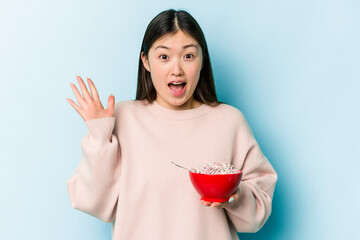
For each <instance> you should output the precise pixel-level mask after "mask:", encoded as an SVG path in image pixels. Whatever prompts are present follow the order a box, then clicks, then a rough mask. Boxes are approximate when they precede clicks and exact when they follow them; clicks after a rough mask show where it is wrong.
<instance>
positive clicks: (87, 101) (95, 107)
mask: <svg viewBox="0 0 360 240" xmlns="http://www.w3.org/2000/svg"><path fill="white" fill-rule="evenodd" d="M76 79H77V80H78V83H79V85H80V89H81V93H82V95H81V94H80V92H79V90H78V89H77V88H76V86H75V84H73V83H70V86H71V88H72V90H73V92H74V94H75V97H76V100H77V102H78V104H79V105H78V104H76V103H75V102H74V101H73V100H71V99H70V98H67V101H68V102H69V103H70V105H71V106H73V108H74V109H75V110H76V111H77V112H78V113H79V114H80V116H81V117H82V118H83V119H84V121H88V120H92V119H96V118H106V117H113V116H114V105H115V97H114V96H113V95H110V96H109V98H108V105H107V109H104V107H103V105H102V104H101V102H100V99H99V95H98V92H97V90H96V88H95V85H94V83H93V82H92V81H91V79H90V78H87V82H88V85H89V88H90V92H91V95H90V92H89V91H88V89H87V87H86V85H85V83H84V81H83V80H82V79H81V77H80V76H76Z"/></svg>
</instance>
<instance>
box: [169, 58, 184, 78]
mask: <svg viewBox="0 0 360 240" xmlns="http://www.w3.org/2000/svg"><path fill="white" fill-rule="evenodd" d="M172 74H173V75H175V76H179V75H182V74H183V69H182V66H181V61H180V60H177V59H176V60H174V61H173V64H172Z"/></svg>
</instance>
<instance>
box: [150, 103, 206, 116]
mask: <svg viewBox="0 0 360 240" xmlns="http://www.w3.org/2000/svg"><path fill="white" fill-rule="evenodd" d="M147 108H148V109H149V110H150V111H151V112H153V113H156V114H157V115H159V116H161V117H164V118H167V119H172V120H186V119H194V118H199V117H202V116H204V115H205V114H207V113H208V112H209V111H210V110H211V106H209V105H207V104H205V103H203V104H201V105H200V106H199V107H197V108H190V109H186V110H174V109H170V108H166V107H163V106H161V105H160V104H159V103H158V102H156V100H154V101H153V102H152V103H149V104H148V105H147Z"/></svg>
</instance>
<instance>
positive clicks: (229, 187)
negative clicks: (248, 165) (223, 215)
mask: <svg viewBox="0 0 360 240" xmlns="http://www.w3.org/2000/svg"><path fill="white" fill-rule="evenodd" d="M189 175H190V180H191V183H192V185H193V186H194V188H195V189H196V191H197V192H198V193H199V194H200V196H201V199H202V200H205V201H209V202H227V201H228V200H229V198H230V196H231V195H232V194H233V193H234V192H235V190H236V188H237V187H238V186H239V183H240V180H241V177H242V171H240V172H239V173H232V174H215V175H210V174H202V173H194V172H191V171H189Z"/></svg>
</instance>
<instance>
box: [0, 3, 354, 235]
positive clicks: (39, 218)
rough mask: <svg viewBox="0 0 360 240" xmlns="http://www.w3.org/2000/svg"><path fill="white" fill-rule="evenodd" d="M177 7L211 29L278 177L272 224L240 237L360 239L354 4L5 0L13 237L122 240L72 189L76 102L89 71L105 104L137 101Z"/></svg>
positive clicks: (1, 92) (6, 159) (8, 205)
mask: <svg viewBox="0 0 360 240" xmlns="http://www.w3.org/2000/svg"><path fill="white" fill-rule="evenodd" d="M169 8H175V9H184V10H187V11H189V12H190V13H191V14H192V15H193V16H194V17H195V18H196V19H197V21H198V22H199V24H200V25H201V27H202V29H203V31H204V34H205V36H206V40H207V43H208V47H209V50H210V57H211V61H212V67H213V72H214V76H215V83H216V90H217V94H218V97H219V100H221V101H225V102H227V103H228V104H231V105H233V106H235V107H237V108H239V109H240V110H241V111H242V112H243V113H244V115H245V117H246V119H247V120H248V122H249V124H250V126H251V128H252V130H253V133H254V135H255V137H256V139H257V140H258V142H259V144H260V146H261V148H262V150H263V152H264V154H265V155H266V156H267V157H268V159H269V160H270V161H271V163H272V164H273V166H274V168H275V169H276V171H277V173H278V176H279V179H278V183H277V186H276V189H275V195H274V199H273V212H272V215H271V216H270V218H269V220H268V222H267V223H266V224H265V226H264V227H263V228H262V229H261V230H260V231H259V232H258V233H255V234H245V233H242V234H240V237H241V239H242V240H250V239H253V240H260V239H261V240H263V239H269V240H289V239H291V240H298V239H299V240H300V239H301V240H303V239H314V240H315V239H316V240H317V239H327V240H329V239H334V240H335V239H360V234H359V231H358V230H357V228H358V223H359V215H360V207H359V202H360V193H359V189H360V188H359V183H360V181H359V174H358V171H359V167H360V155H359V148H360V144H359V143H360V141H359V134H360V127H359V122H360V113H359V110H360V97H359V90H360V89H359V88H360V71H359V69H360V66H359V65H360V64H359V63H360V57H359V56H360V47H359V43H360V27H359V25H360V14H359V13H360V4H359V1H355V0H354V1H350V0H327V1H325V0H312V1H310V0H308V1H306V0H304V1H301V0H297V1H296V0H293V1H285V0H284V1H280V0H278V1H276V0H263V1H209V0H204V1H192V0H188V1H185V0H184V1H180V0H176V1H175V0H166V1H165V0H164V1H131V2H130V1H115V0H114V1H85V0H78V1H76V0H75V1H74V0H72V1H70V0H61V1H60V0H54V1H45V0H43V1H40V0H32V1H25V0H23V1H20V0H1V2H0V81H1V86H0V106H1V118H0V119H1V124H0V133H1V135H0V194H1V198H0V239H6V240H10V239H29V240H30V239H31V240H32V239H34V240H35V239H36V240H38V239H51V240H64V239H69V240H75V239H76V240H100V239H102V240H103V239H110V236H111V233H110V229H111V228H110V224H107V223H103V222H101V221H100V220H98V219H96V218H94V217H91V216H90V215H87V214H85V213H82V212H80V211H78V210H74V209H72V208H71V205H70V202H69V199H68V196H67V192H66V180H67V179H68V178H69V177H70V176H71V175H72V174H73V171H74V170H75V167H76V165H77V163H78V162H79V160H80V156H81V149H80V140H81V138H82V137H83V136H84V135H85V134H86V127H85V125H84V123H83V120H82V119H81V117H80V116H79V115H78V114H77V112H76V111H75V110H74V109H73V108H72V107H71V106H70V105H69V104H68V103H67V101H66V99H65V98H66V97H68V98H72V99H75V98H74V96H73V93H72V90H71V88H70V85H69V83H70V82H74V83H76V80H75V74H78V75H80V76H82V77H84V78H85V77H86V76H89V77H91V78H92V79H93V81H94V82H95V84H96V86H97V88H98V91H99V94H100V96H101V100H102V101H103V103H104V105H106V102H107V97H108V96H109V94H111V93H112V94H114V95H115V98H116V101H120V100H125V99H133V98H134V97H135V92H136V77H137V67H138V65H137V64H138V57H139V51H140V46H141V42H142V38H143V34H144V32H145V29H146V27H147V25H148V23H149V22H150V20H151V19H152V18H153V17H154V16H155V15H156V14H158V13H159V12H160V11H163V10H166V9H169ZM76 84H77V83H76Z"/></svg>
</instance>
